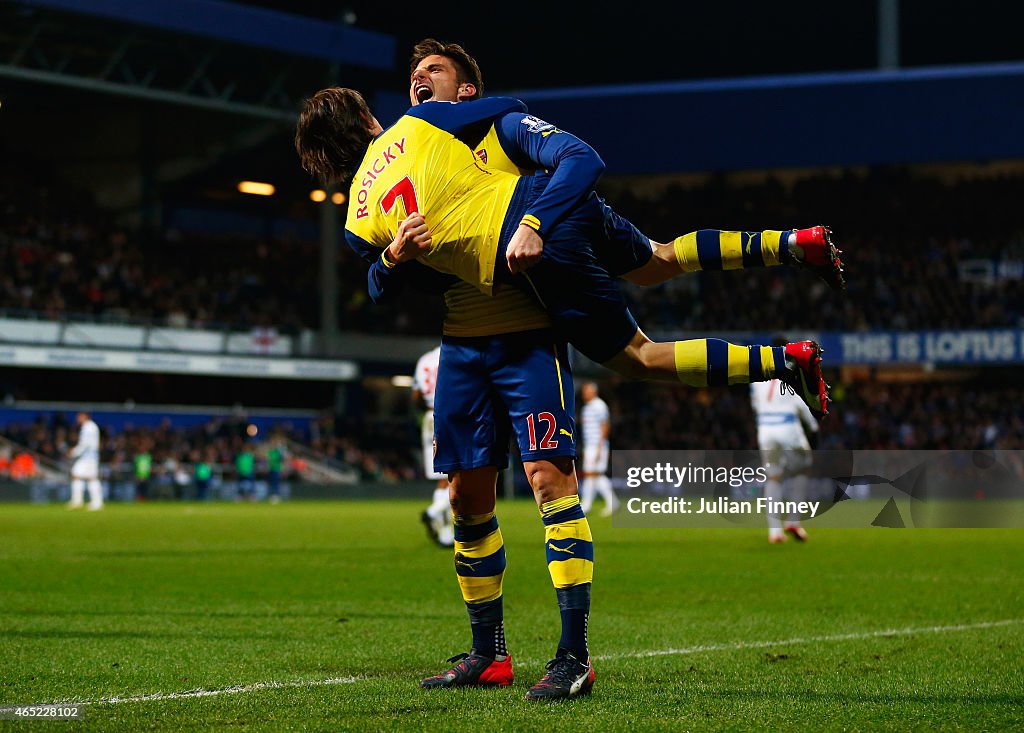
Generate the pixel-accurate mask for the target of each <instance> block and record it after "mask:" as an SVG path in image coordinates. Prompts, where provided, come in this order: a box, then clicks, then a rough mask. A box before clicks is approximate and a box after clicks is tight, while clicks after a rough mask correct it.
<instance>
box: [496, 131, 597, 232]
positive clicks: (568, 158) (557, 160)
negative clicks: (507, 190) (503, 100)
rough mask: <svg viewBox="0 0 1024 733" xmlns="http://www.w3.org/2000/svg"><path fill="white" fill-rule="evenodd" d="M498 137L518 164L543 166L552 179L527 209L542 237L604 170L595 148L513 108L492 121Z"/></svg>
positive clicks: (577, 202) (575, 203)
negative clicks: (494, 121) (536, 221)
mask: <svg viewBox="0 0 1024 733" xmlns="http://www.w3.org/2000/svg"><path fill="white" fill-rule="evenodd" d="M495 130H496V131H497V134H498V141H499V142H500V143H501V147H502V148H503V149H504V150H505V153H506V154H507V155H508V157H509V159H510V160H511V161H512V162H513V163H515V164H516V165H518V166H519V167H521V168H532V169H538V168H539V169H544V170H548V171H550V172H551V180H550V181H549V182H548V185H547V188H545V189H544V193H542V194H541V195H540V196H539V197H538V198H537V200H536V201H534V203H533V204H532V205H531V206H530V208H529V210H528V211H527V212H526V213H527V214H528V215H530V216H533V217H536V219H537V220H538V221H539V222H540V225H539V228H538V229H537V231H538V233H539V234H540V235H541V237H544V236H546V235H547V233H548V232H550V231H551V229H552V227H554V225H555V224H557V223H558V222H559V221H561V220H562V219H563V218H565V216H566V215H567V214H568V213H569V212H570V211H571V210H572V208H573V207H574V206H576V205H577V204H579V203H580V202H581V201H583V200H584V199H586V197H587V196H589V195H590V192H591V191H592V190H593V188H594V186H595V185H596V184H597V181H598V179H600V178H601V174H602V173H604V161H603V160H601V156H600V155H598V154H597V151H596V150H594V149H593V148H592V147H590V146H589V145H587V144H586V143H585V142H583V141H582V140H580V139H579V138H578V137H576V136H575V135H572V134H570V133H568V132H564V131H563V130H559V129H557V128H556V127H555V126H554V125H552V124H549V123H547V122H544V121H543V120H539V119H537V118H536V117H533V116H531V115H525V114H523V113H521V112H513V113H510V114H506V115H504V116H503V117H502V118H501V119H500V120H498V121H497V123H496V124H495Z"/></svg>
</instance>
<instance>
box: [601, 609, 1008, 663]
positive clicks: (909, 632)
mask: <svg viewBox="0 0 1024 733" xmlns="http://www.w3.org/2000/svg"><path fill="white" fill-rule="evenodd" d="M1022 623H1024V619H1022V618H1011V619H1006V620H1003V621H984V622H981V623H977V624H958V625H956V626H910V627H907V628H903V629H882V630H880V631H859V632H853V633H849V634H828V635H825V636H804V637H797V638H794V639H779V640H776V641H735V642H731V643H728V644H700V645H698V646H690V647H683V648H682V649H658V650H653V651H647V652H626V653H624V654H605V655H602V656H596V657H594V658H595V659H640V658H645V657H670V656H682V655H684V654H700V653H702V652H722V651H736V650H740V649H765V648H768V647H776V646H787V645H789V646H793V645H797V644H814V643H818V642H823V641H826V642H827V641H854V640H857V639H876V638H882V637H886V636H917V635H920V634H947V633H952V632H956V631H972V630H974V629H991V628H995V627H997V626H1013V625H1015V624H1022Z"/></svg>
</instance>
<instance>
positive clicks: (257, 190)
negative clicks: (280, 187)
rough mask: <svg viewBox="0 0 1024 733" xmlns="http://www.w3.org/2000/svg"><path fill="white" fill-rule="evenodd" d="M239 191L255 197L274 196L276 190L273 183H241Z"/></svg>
mask: <svg viewBox="0 0 1024 733" xmlns="http://www.w3.org/2000/svg"><path fill="white" fill-rule="evenodd" d="M238 190H239V191H241V192H242V193H251V194H253V195H254V196H273V195H274V191H276V190H277V189H276V188H274V185H273V184H272V183H260V182H259V181H240V182H239V184H238Z"/></svg>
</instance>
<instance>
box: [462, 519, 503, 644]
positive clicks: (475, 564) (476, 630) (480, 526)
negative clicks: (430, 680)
mask: <svg viewBox="0 0 1024 733" xmlns="http://www.w3.org/2000/svg"><path fill="white" fill-rule="evenodd" d="M453 519H454V523H455V572H456V574H457V575H458V577H459V587H460V588H461V589H462V600H464V601H465V602H466V610H467V611H468V612H469V623H470V628H471V629H472V631H473V651H474V652H476V653H477V654H479V655H481V656H484V657H491V658H494V657H499V656H503V655H506V654H508V649H507V648H506V645H505V617H504V608H503V604H502V578H503V577H504V575H505V542H504V540H503V539H502V536H501V530H500V529H499V528H498V519H497V517H495V516H494V512H489V513H487V514H462V515H455V517H454V518H453Z"/></svg>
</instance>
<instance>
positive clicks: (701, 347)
mask: <svg viewBox="0 0 1024 733" xmlns="http://www.w3.org/2000/svg"><path fill="white" fill-rule="evenodd" d="M784 352H785V349H784V347H782V346H737V345H736V344H730V343H729V342H728V341H722V340H721V339H691V340H689V341H676V343H675V357H676V359H675V360H676V374H677V375H678V377H679V381H680V382H682V383H683V384H688V385H690V386H691V387H716V386H724V385H727V384H749V383H751V382H767V381H768V380H769V379H774V378H775V377H776V376H777V375H778V374H779V373H780V372H781V371H782V370H783V369H785V368H786V357H785V353H784Z"/></svg>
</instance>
